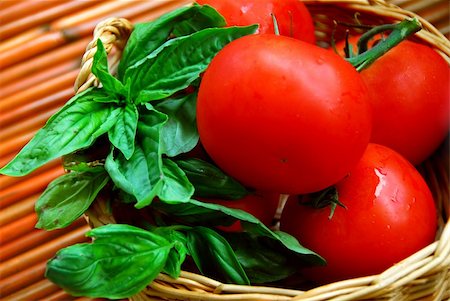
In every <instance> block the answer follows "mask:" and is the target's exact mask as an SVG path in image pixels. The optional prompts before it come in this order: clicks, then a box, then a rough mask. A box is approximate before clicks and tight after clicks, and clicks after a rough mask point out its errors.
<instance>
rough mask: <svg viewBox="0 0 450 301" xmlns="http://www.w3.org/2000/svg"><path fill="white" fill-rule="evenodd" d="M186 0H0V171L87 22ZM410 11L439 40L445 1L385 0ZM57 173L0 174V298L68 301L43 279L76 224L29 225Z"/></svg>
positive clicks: (81, 43)
mask: <svg viewBox="0 0 450 301" xmlns="http://www.w3.org/2000/svg"><path fill="white" fill-rule="evenodd" d="M189 2H190V1H189V0H146V1H140V0H139V1H138V0H0V166H3V165H4V164H5V163H6V162H8V161H9V160H10V159H11V158H12V157H13V156H14V155H15V154H16V153H17V152H18V151H19V150H20V148H21V147H23V146H24V145H25V143H26V142H27V141H28V140H29V139H30V138H31V137H32V136H33V134H34V133H35V132H36V131H37V130H38V129H39V128H40V127H42V126H43V124H44V123H45V121H46V120H47V119H48V117H50V116H51V115H52V114H53V113H54V112H55V111H56V110H57V109H58V108H59V107H61V106H62V105H63V104H64V103H65V102H66V101H67V100H68V99H69V98H70V97H71V96H72V95H73V94H74V90H73V83H74V81H75V77H76V75H77V74H78V71H79V67H80V60H81V56H82V55H83V53H84V50H85V48H86V45H87V43H88V42H89V41H90V39H91V37H92V31H93V29H94V27H95V25H96V24H97V23H98V22H99V21H101V20H103V19H105V18H107V17H110V16H116V17H124V18H127V19H129V20H130V21H132V22H142V21H147V20H150V19H153V18H155V17H157V16H159V15H161V14H162V13H164V12H166V11H168V10H171V9H173V8H175V7H177V6H180V5H183V4H186V3H189ZM390 2H392V3H394V4H397V5H399V6H401V7H403V8H405V9H408V10H411V11H414V12H418V13H419V14H420V15H421V16H423V17H424V18H426V19H428V20H429V21H430V22H431V23H433V24H434V25H435V26H436V27H437V28H438V29H439V30H440V31H442V32H443V33H444V34H445V35H446V36H447V37H449V35H450V25H449V23H450V22H449V2H448V0H444V1H442V0H391V1H390ZM62 173H63V170H62V168H61V167H60V162H59V161H58V160H57V161H54V162H51V163H49V164H47V165H46V166H44V167H43V168H41V169H39V170H37V171H36V172H34V173H33V174H31V175H30V176H27V177H24V178H9V177H4V176H0V210H1V212H0V298H1V300H50V301H51V300H53V301H57V300H77V301H82V300H91V299H89V298H74V297H71V296H69V295H67V294H66V293H64V292H63V291H61V290H60V289H59V288H58V287H57V286H55V285H53V284H52V283H50V282H49V281H48V280H46V279H45V278H44V276H43V275H44V270H45V263H46V261H47V260H48V259H49V258H50V257H52V256H53V254H54V253H55V252H56V250H58V249H60V248H62V247H65V246H67V245H71V244H74V243H78V242H83V241H85V238H84V233H85V231H86V230H87V229H88V226H87V225H86V223H85V221H84V220H83V219H80V220H78V221H77V222H76V223H75V224H73V225H72V226H70V227H69V228H66V229H63V230H58V231H53V232H45V231H42V230H37V229H35V228H34V225H35V223H36V215H35V213H34V202H35V201H36V199H37V197H38V196H39V194H40V193H41V192H42V191H43V190H44V189H45V187H46V186H47V184H48V183H49V182H50V181H51V180H53V179H54V178H56V177H57V176H59V175H61V174H62Z"/></svg>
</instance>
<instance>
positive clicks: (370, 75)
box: [338, 37, 450, 164]
mask: <svg viewBox="0 0 450 301" xmlns="http://www.w3.org/2000/svg"><path fill="white" fill-rule="evenodd" d="M357 38H358V37H355V38H353V39H352V40H351V41H350V43H351V44H353V45H356V41H357ZM343 45H344V43H343V42H342V43H340V44H339V45H338V49H341V48H343ZM361 76H362V78H363V80H364V82H365V83H366V85H367V87H368V89H369V93H370V96H371V101H372V104H373V108H374V113H373V121H374V125H373V131H372V139H371V141H372V142H374V143H379V144H382V145H386V146H389V147H391V148H392V149H394V150H396V151H398V152H399V153H400V154H402V155H403V156H404V157H406V158H407V159H408V160H410V161H411V163H413V164H419V163H421V162H422V161H423V160H425V159H426V158H427V157H428V156H430V155H431V154H432V153H433V152H434V151H435V150H436V149H437V147H438V146H439V145H440V144H441V143H442V141H443V140H444V139H445V137H446V136H447V135H448V131H449V122H450V121H449V112H450V107H449V99H450V69H449V65H448V63H447V62H446V61H445V60H444V59H443V58H442V57H441V56H440V55H439V54H438V53H437V52H436V51H434V50H433V49H431V48H430V47H428V46H425V45H422V44H418V43H415V42H411V41H403V42H401V43H400V44H399V45H397V46H396V47H394V48H393V49H391V50H390V51H388V52H387V53H386V54H385V55H384V56H382V57H381V58H379V59H378V60H377V61H375V63H374V64H372V65H371V66H370V67H369V68H367V69H365V70H363V71H362V72H361Z"/></svg>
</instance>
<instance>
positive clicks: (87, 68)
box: [74, 18, 133, 93]
mask: <svg viewBox="0 0 450 301" xmlns="http://www.w3.org/2000/svg"><path fill="white" fill-rule="evenodd" d="M132 30H133V25H132V24H131V23H130V21H128V20H126V19H123V18H109V19H106V20H104V21H102V22H100V23H98V24H97V26H96V27H95V29H94V34H93V36H94V37H93V40H92V41H91V42H90V43H89V44H88V45H87V48H86V52H85V53H84V55H83V58H82V60H81V70H80V72H79V74H78V76H77V78H76V80H75V85H74V88H75V91H76V92H77V93H79V92H82V91H84V90H86V89H87V88H89V87H90V86H93V85H98V84H99V83H98V81H96V78H95V76H94V75H93V74H92V73H91V69H92V62H93V61H94V55H95V53H96V52H97V40H98V39H100V40H101V41H102V43H103V45H104V46H105V50H106V52H107V53H109V54H110V53H111V52H112V51H113V49H114V48H115V49H116V50H117V51H116V53H115V55H114V56H113V57H111V58H110V65H111V67H110V71H111V72H112V73H114V72H115V68H116V66H117V63H118V62H119V60H120V55H121V52H122V50H123V48H124V47H125V45H126V43H127V40H128V37H129V36H130V34H131V31H132Z"/></svg>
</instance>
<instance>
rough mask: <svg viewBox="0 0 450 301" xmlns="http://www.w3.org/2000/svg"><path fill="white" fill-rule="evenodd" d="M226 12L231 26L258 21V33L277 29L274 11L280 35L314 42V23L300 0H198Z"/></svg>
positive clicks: (225, 15) (221, 12)
mask: <svg viewBox="0 0 450 301" xmlns="http://www.w3.org/2000/svg"><path fill="white" fill-rule="evenodd" d="M197 2H198V3H199V4H209V5H211V6H212V7H214V8H215V9H217V11H218V12H219V13H220V14H221V15H223V16H224V18H225V20H226V21H227V25H228V26H235V25H241V26H244V25H251V24H255V23H257V24H259V33H274V24H273V18H272V14H273V15H274V16H275V18H276V20H277V23H278V28H279V31H280V34H281V35H285V36H290V37H293V38H296V39H300V40H303V41H305V42H309V43H312V44H314V43H315V41H316V38H315V35H314V24H313V22H312V18H311V15H310V13H309V11H308V9H307V8H306V6H305V5H304V4H303V3H302V2H301V1H299V0H197Z"/></svg>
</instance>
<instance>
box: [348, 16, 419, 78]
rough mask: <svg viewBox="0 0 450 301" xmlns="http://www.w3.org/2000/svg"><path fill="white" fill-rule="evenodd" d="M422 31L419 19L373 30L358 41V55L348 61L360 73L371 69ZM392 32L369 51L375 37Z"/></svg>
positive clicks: (407, 20) (406, 20)
mask: <svg viewBox="0 0 450 301" xmlns="http://www.w3.org/2000/svg"><path fill="white" fill-rule="evenodd" d="M421 29H422V24H421V23H420V22H419V20H418V19H417V18H413V19H409V18H408V19H405V20H403V21H401V22H400V23H397V24H387V25H381V26H377V27H374V28H372V29H371V30H369V31H367V32H366V33H364V34H363V35H362V36H361V38H360V39H359V41H358V48H359V51H358V55H356V56H354V57H350V58H347V59H346V60H347V61H348V62H349V63H350V64H352V65H353V67H355V68H356V70H357V71H358V72H359V71H361V70H363V69H365V68H367V67H369V66H370V65H371V64H372V63H373V62H375V61H376V60H377V59H378V58H380V57H381V56H382V55H384V54H385V53H386V52H388V51H389V50H390V49H391V48H393V47H395V46H396V45H397V44H399V43H400V42H401V41H403V40H405V39H406V38H408V37H409V36H410V35H412V34H414V33H416V32H418V31H419V30H421ZM388 30H389V31H391V33H390V34H389V36H388V37H387V38H386V39H384V40H382V41H381V42H380V43H378V44H377V45H375V46H374V47H373V48H371V49H368V50H367V48H368V46H367V43H368V41H369V40H370V39H371V38H373V37H374V36H375V35H377V34H379V33H382V32H385V31H388Z"/></svg>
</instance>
